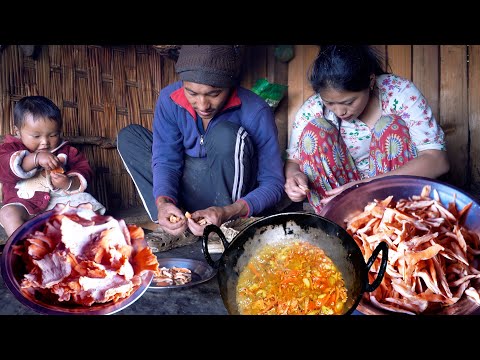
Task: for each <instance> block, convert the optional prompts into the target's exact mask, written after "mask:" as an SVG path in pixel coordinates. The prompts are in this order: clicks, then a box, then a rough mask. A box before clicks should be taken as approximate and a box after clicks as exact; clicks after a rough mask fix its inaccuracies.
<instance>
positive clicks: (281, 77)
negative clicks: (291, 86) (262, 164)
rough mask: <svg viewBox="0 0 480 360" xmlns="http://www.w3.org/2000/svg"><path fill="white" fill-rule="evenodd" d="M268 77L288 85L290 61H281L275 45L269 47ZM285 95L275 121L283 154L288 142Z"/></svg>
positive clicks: (272, 81)
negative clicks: (277, 56)
mask: <svg viewBox="0 0 480 360" xmlns="http://www.w3.org/2000/svg"><path fill="white" fill-rule="evenodd" d="M267 79H268V81H269V82H271V83H275V84H280V85H287V86H288V63H284V62H281V61H279V60H277V59H276V57H275V46H268V49H267ZM286 97H287V94H285V97H284V98H283V99H282V100H281V101H280V103H279V104H278V106H277V108H276V110H275V123H276V124H277V129H278V142H279V144H280V151H281V152H282V154H283V153H284V151H285V149H286V148H287V142H288V100H287V99H286Z"/></svg>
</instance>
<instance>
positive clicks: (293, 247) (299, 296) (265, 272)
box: [236, 241, 347, 315]
mask: <svg viewBox="0 0 480 360" xmlns="http://www.w3.org/2000/svg"><path fill="white" fill-rule="evenodd" d="M236 295H237V306H238V309H239V312H240V314H242V315H300V314H302V315H303V314H308V315H333V314H342V313H343V309H344V304H345V302H346V301H347V289H346V287H345V282H344V280H343V277H342V274H341V273H340V271H339V270H338V269H337V267H336V266H335V264H334V263H333V261H332V260H331V259H330V258H329V257H328V256H327V255H326V254H325V253H324V251H323V250H322V249H320V248H319V247H317V246H315V245H312V244H310V243H308V242H304V241H295V242H291V243H288V244H279V245H266V246H265V247H263V248H262V249H261V250H260V251H259V252H258V253H257V254H255V255H254V256H252V258H251V259H250V260H249V262H248V264H247V265H246V266H245V268H244V269H243V270H242V271H241V272H240V276H239V279H238V284H237V292H236Z"/></svg>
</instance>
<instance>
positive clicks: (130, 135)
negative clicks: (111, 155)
mask: <svg viewBox="0 0 480 360" xmlns="http://www.w3.org/2000/svg"><path fill="white" fill-rule="evenodd" d="M147 133H148V130H147V129H145V128H144V127H143V126H142V125H139V124H130V125H127V126H125V127H124V128H122V129H120V130H119V132H118V134H117V149H118V151H119V152H122V151H124V150H126V148H127V147H128V148H130V147H131V145H132V144H136V145H138V144H139V143H140V142H141V141H142V139H145V137H146V136H147ZM143 141H144V140H143Z"/></svg>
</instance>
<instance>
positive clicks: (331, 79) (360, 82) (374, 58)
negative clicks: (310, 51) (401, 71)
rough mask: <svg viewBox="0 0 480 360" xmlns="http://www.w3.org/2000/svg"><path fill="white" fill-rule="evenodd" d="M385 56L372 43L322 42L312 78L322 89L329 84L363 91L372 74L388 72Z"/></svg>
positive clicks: (339, 87)
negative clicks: (329, 43) (333, 43)
mask: <svg viewBox="0 0 480 360" xmlns="http://www.w3.org/2000/svg"><path fill="white" fill-rule="evenodd" d="M382 63H383V59H382V57H381V56H380V54H379V53H378V52H377V51H375V49H374V48H371V47H369V46H368V45H321V46H320V51H319V53H318V55H317V57H316V59H315V61H314V62H313V64H312V66H311V68H310V70H309V81H310V84H311V85H312V88H313V90H314V91H315V92H316V93H318V92H320V90H323V89H325V88H333V89H336V90H345V91H353V92H357V91H361V90H365V89H367V88H368V87H369V86H370V80H371V79H370V76H371V75H372V74H375V75H381V74H386V73H387V72H386V71H385V70H384V68H383V66H382Z"/></svg>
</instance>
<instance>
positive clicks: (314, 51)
mask: <svg viewBox="0 0 480 360" xmlns="http://www.w3.org/2000/svg"><path fill="white" fill-rule="evenodd" d="M319 49H320V48H319V47H318V46H316V45H306V46H305V47H304V52H305V56H304V57H303V80H304V82H303V101H305V100H307V99H308V98H309V97H310V96H312V95H313V93H314V91H313V89H312V86H311V85H310V81H309V80H308V78H309V75H310V71H311V67H312V66H313V62H314V61H315V59H316V57H317V55H318V50H319ZM302 104H303V102H302ZM302 104H300V106H301V105H302Z"/></svg>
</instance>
